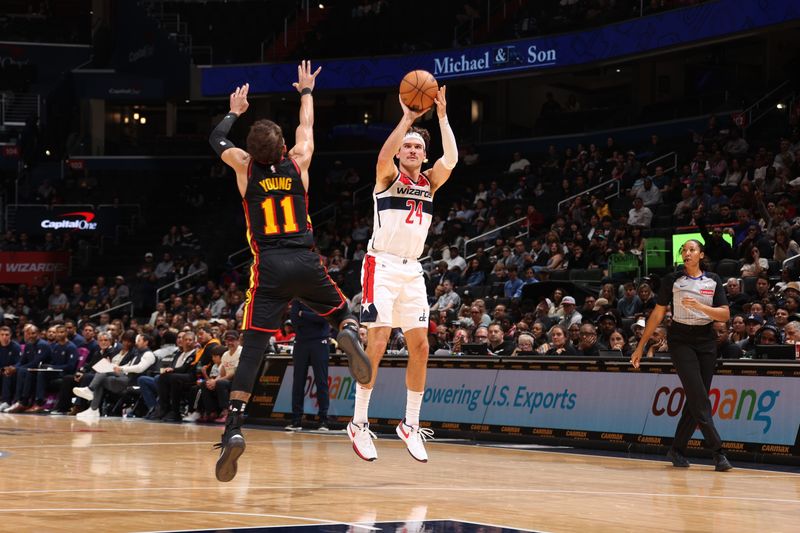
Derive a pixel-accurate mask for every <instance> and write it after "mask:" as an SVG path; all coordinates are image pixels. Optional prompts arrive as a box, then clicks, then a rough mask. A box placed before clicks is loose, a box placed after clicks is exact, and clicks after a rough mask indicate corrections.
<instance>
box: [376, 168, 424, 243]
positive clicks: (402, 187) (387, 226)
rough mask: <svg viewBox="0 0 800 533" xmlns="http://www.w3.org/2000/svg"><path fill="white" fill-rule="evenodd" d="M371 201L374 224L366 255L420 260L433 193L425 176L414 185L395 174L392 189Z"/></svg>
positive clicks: (409, 180) (402, 176)
mask: <svg viewBox="0 0 800 533" xmlns="http://www.w3.org/2000/svg"><path fill="white" fill-rule="evenodd" d="M373 197H374V199H375V222H374V224H373V228H372V238H371V239H370V240H369V246H368V251H369V252H375V253H378V252H387V253H390V254H393V255H396V256H398V257H403V258H407V259H417V258H419V256H421V255H422V251H423V249H424V246H425V239H426V238H427V237H428V228H430V225H431V220H432V219H433V193H432V192H431V182H430V181H428V178H427V177H426V176H425V174H420V175H419V177H418V179H417V181H416V182H414V181H412V180H411V178H410V177H408V176H406V175H405V174H403V173H402V172H398V173H397V176H396V177H395V179H394V180H393V181H392V183H391V185H389V187H387V188H386V189H384V190H383V191H380V192H375V193H373Z"/></svg>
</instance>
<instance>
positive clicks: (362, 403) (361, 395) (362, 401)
mask: <svg viewBox="0 0 800 533" xmlns="http://www.w3.org/2000/svg"><path fill="white" fill-rule="evenodd" d="M370 396H372V389H367V388H365V387H362V386H361V385H356V406H355V410H354V411H353V423H354V424H359V425H360V424H366V423H367V422H369V417H368V416H367V410H368V409H369V397H370Z"/></svg>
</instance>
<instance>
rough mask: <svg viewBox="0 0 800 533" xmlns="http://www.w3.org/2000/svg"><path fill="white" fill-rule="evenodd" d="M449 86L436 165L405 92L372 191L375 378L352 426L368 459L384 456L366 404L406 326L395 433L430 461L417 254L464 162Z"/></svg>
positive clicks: (366, 314) (367, 262) (367, 314)
mask: <svg viewBox="0 0 800 533" xmlns="http://www.w3.org/2000/svg"><path fill="white" fill-rule="evenodd" d="M445 93H446V88H445V87H442V88H441V89H439V91H438V93H437V95H436V98H435V100H434V102H435V104H436V113H437V115H438V117H439V127H440V129H441V134H442V149H443V153H444V155H442V157H441V158H439V159H438V160H437V161H436V163H435V164H434V165H433V168H431V169H429V170H428V171H427V172H423V171H422V164H423V161H424V160H425V158H426V154H427V151H428V145H429V142H430V137H429V135H428V132H427V131H426V130H424V129H421V128H415V127H413V124H414V121H415V120H416V119H417V118H419V117H420V116H421V115H422V114H423V113H424V111H412V110H411V109H409V108H408V106H406V105H405V104H404V103H403V101H402V99H401V101H400V105H401V106H402V108H403V118H402V119H400V123H399V124H398V125H397V127H396V128H395V129H394V131H393V132H392V133H391V135H389V138H388V139H386V142H385V143H384V145H383V148H381V151H380V153H379V154H378V163H377V168H376V172H377V178H376V181H375V189H374V192H373V196H374V200H375V206H374V209H375V222H374V227H373V230H372V238H371V239H370V241H369V246H368V253H367V255H366V256H365V257H364V262H363V265H362V272H361V273H362V294H363V297H362V311H361V321H362V323H366V324H368V327H369V330H368V332H367V354H368V355H369V358H370V361H371V363H372V380H371V381H370V382H369V383H368V384H365V385H362V384H359V385H357V388H356V402H355V412H354V414H353V420H352V421H351V422H350V423H349V424H348V426H347V434H348V435H349V436H350V440H351V441H352V442H353V450H355V452H356V454H357V455H358V456H359V457H361V458H362V459H364V460H366V461H374V460H375V459H377V458H378V454H377V451H376V450H375V445H374V443H373V442H372V439H373V438H374V434H373V433H372V432H371V431H370V430H369V422H368V418H367V410H368V407H369V400H370V396H371V394H372V388H373V386H374V384H375V378H376V376H377V372H378V365H379V363H380V360H381V358H382V357H383V354H384V352H385V351H386V343H387V342H388V340H389V334H390V333H391V330H392V328H393V327H399V328H401V329H402V330H403V333H404V334H405V338H406V344H407V346H408V352H409V356H408V367H407V369H406V388H407V389H408V390H407V397H406V412H405V418H404V419H403V421H402V422H400V424H398V426H397V428H396V432H397V435H398V436H399V437H400V438H401V439H402V440H403V441H404V442H405V443H406V446H407V447H408V451H409V453H410V454H411V456H412V457H413V458H414V459H416V460H417V461H420V462H423V463H424V462H427V460H428V454H427V452H426V451H425V443H424V441H425V439H426V438H429V437H430V436H431V434H432V432H431V431H430V430H429V429H420V426H419V413H420V407H421V405H422V395H423V392H424V390H425V376H426V371H427V364H428V316H429V307H428V296H427V293H426V291H425V281H424V277H423V271H422V267H421V266H420V264H419V261H418V260H417V258H419V256H420V255H421V254H422V250H423V246H424V244H425V238H426V237H427V235H428V228H429V227H430V224H431V218H432V213H433V195H434V194H435V193H436V191H437V190H438V189H439V188H440V187H441V186H442V185H444V183H445V182H446V181H447V179H448V178H449V177H450V173H451V172H452V170H453V168H454V167H455V166H456V163H457V162H458V148H457V147H456V139H455V136H454V135H453V131H452V130H451V129H450V124H449V123H448V121H447V101H446V99H445ZM395 157H397V165H395V162H394V158H395ZM398 167H399V168H398Z"/></svg>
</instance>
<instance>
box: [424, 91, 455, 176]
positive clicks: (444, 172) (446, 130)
mask: <svg viewBox="0 0 800 533" xmlns="http://www.w3.org/2000/svg"><path fill="white" fill-rule="evenodd" d="M446 94H447V86H446V85H442V87H441V88H440V89H439V92H438V93H436V98H435V99H434V102H435V103H436V114H437V115H438V117H439V130H440V131H441V133H442V152H443V155H442V157H440V158H439V159H437V160H436V163H434V164H433V169H432V170H431V172H430V175H429V176H428V179H429V180H430V182H431V192H436V190H437V189H438V188H439V187H441V186H442V185H444V183H445V182H446V181H447V180H448V178H449V177H450V173H452V172H453V169H454V168H455V166H456V163H458V146H457V145H456V137H455V135H453V130H452V129H451V128H450V122H449V121H448V120H447V99H446V98H445V96H446Z"/></svg>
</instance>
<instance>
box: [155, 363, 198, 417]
mask: <svg viewBox="0 0 800 533" xmlns="http://www.w3.org/2000/svg"><path fill="white" fill-rule="evenodd" d="M195 381H196V378H195V375H194V374H193V373H192V374H177V373H175V372H165V373H163V374H161V376H160V377H159V378H158V406H159V409H160V410H161V414H164V415H166V414H167V413H170V412H172V413H174V414H180V409H181V398H183V395H184V393H185V392H186V391H187V390H189V388H190V387H191V386H192V385H194V384H195Z"/></svg>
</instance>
